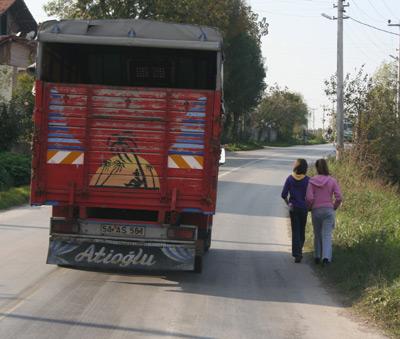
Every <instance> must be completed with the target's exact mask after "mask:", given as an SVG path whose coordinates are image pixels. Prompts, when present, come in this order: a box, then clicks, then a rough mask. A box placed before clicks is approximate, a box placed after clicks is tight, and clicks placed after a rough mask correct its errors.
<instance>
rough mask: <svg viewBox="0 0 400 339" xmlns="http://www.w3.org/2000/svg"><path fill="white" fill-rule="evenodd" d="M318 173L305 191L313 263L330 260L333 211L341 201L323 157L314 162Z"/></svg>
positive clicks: (338, 188)
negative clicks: (310, 221) (310, 225)
mask: <svg viewBox="0 0 400 339" xmlns="http://www.w3.org/2000/svg"><path fill="white" fill-rule="evenodd" d="M315 167H316V169H317V173H318V175H316V176H314V177H312V178H311V179H310V181H309V184H308V187H307V193H306V202H307V206H308V207H309V208H310V209H311V216H312V223H313V228H314V259H315V263H316V264H318V263H320V261H321V259H322V263H323V264H324V265H327V264H329V263H330V262H331V261H332V231H333V229H334V228H335V218H336V216H335V211H336V209H337V208H338V207H339V206H340V204H341V203H342V193H341V191H340V187H339V185H338V183H337V181H336V180H335V179H334V178H333V177H331V176H330V175H329V169H328V164H327V162H326V160H325V159H319V160H317V162H316V163H315Z"/></svg>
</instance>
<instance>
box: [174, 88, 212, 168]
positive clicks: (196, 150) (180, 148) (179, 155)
mask: <svg viewBox="0 0 400 339" xmlns="http://www.w3.org/2000/svg"><path fill="white" fill-rule="evenodd" d="M206 107H207V98H206V97H203V96H201V97H199V98H197V100H195V101H194V102H192V103H190V104H189V105H188V109H187V112H186V113H185V116H184V119H183V120H182V124H181V127H180V128H179V130H178V132H179V133H178V134H177V136H176V138H175V140H174V141H175V142H174V143H173V144H172V145H171V146H170V149H169V152H168V153H169V156H168V168H174V169H185V170H188V169H190V170H202V169H203V166H204V148H205V146H204V135H205V126H206Z"/></svg>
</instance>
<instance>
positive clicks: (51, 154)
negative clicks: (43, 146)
mask: <svg viewBox="0 0 400 339" xmlns="http://www.w3.org/2000/svg"><path fill="white" fill-rule="evenodd" d="M47 163H48V164H63V165H83V152H76V151H57V150H47Z"/></svg>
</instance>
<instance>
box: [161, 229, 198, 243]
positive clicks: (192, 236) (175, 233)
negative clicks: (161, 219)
mask: <svg viewBox="0 0 400 339" xmlns="http://www.w3.org/2000/svg"><path fill="white" fill-rule="evenodd" d="M196 235H197V229H196V228H195V227H182V226H181V227H170V228H168V231H167V237H168V239H173V240H196Z"/></svg>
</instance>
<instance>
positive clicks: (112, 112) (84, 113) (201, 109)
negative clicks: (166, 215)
mask: <svg viewBox="0 0 400 339" xmlns="http://www.w3.org/2000/svg"><path fill="white" fill-rule="evenodd" d="M36 90H37V91H40V93H38V95H37V101H36V111H35V125H36V130H35V139H36V140H35V141H36V142H35V145H36V146H35V147H36V148H35V149H34V159H33V178H32V198H31V201H32V203H33V204H53V205H58V204H61V205H63V204H81V205H84V206H102V207H110V208H112V207H114V206H116V207H118V208H130V207H132V208H133V207H134V208H141V207H142V208H147V209H148V208H159V207H160V206H163V205H165V204H167V203H171V199H173V198H172V197H173V196H175V197H176V204H177V207H178V208H197V209H201V210H203V211H207V210H210V211H213V210H214V207H215V206H213V203H212V201H214V200H215V199H210V194H212V189H211V186H213V185H212V184H211V182H212V181H215V182H216V176H217V168H216V166H217V162H218V151H219V150H216V149H215V148H214V147H213V145H212V144H213V140H212V131H213V124H214V118H213V112H214V92H213V91H205V90H180V89H154V88H152V89H146V88H126V87H123V88H121V87H110V86H94V85H59V84H52V83H43V82H40V81H38V82H37V89H36ZM210 201H211V203H210Z"/></svg>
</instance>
